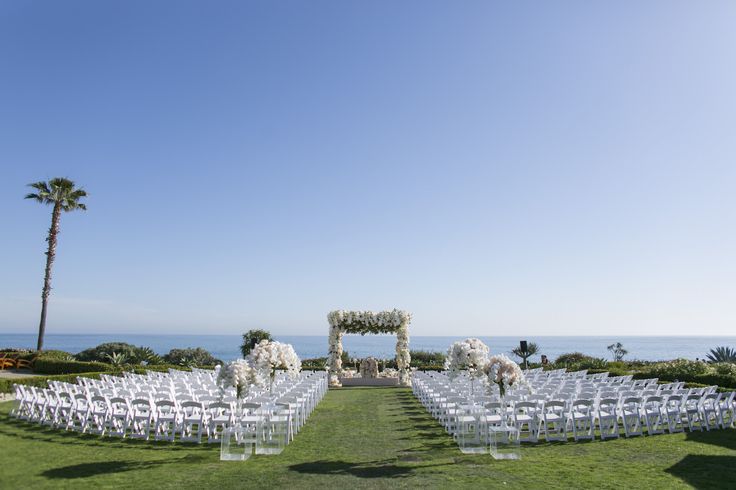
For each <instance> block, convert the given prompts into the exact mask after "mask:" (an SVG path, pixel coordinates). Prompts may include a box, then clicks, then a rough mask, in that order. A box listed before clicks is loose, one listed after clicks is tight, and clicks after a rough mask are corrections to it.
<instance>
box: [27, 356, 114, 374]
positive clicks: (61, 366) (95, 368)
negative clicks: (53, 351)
mask: <svg viewBox="0 0 736 490" xmlns="http://www.w3.org/2000/svg"><path fill="white" fill-rule="evenodd" d="M108 370H110V365H109V364H105V363H101V362H81V361H62V360H58V359H46V358H45V357H39V358H38V359H36V362H34V363H33V372H34V373H38V374H74V373H94V372H100V371H108Z"/></svg>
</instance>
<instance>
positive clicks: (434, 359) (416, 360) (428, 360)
mask: <svg viewBox="0 0 736 490" xmlns="http://www.w3.org/2000/svg"><path fill="white" fill-rule="evenodd" d="M409 355H410V356H411V364H410V366H411V367H415V368H421V367H422V366H430V365H432V366H443V365H444V364H445V359H447V354H445V353H444V352H429V351H424V350H413V351H409Z"/></svg>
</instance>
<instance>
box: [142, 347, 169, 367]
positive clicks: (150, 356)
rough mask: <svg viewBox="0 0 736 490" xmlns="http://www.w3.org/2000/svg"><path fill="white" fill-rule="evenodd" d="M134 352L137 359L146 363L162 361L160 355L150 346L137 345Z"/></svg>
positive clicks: (159, 362) (160, 362)
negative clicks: (136, 350) (136, 349)
mask: <svg viewBox="0 0 736 490" xmlns="http://www.w3.org/2000/svg"><path fill="white" fill-rule="evenodd" d="M136 354H137V355H138V358H139V360H140V361H141V362H142V363H145V364H146V365H149V364H162V363H163V360H162V359H161V356H159V355H158V354H156V353H155V352H153V349H151V348H150V347H139V348H138V352H137V353H136Z"/></svg>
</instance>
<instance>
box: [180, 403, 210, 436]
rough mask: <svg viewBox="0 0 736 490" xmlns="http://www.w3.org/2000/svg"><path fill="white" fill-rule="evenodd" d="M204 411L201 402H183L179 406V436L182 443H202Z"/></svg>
mask: <svg viewBox="0 0 736 490" xmlns="http://www.w3.org/2000/svg"><path fill="white" fill-rule="evenodd" d="M204 416H205V413H204V409H203V408H202V403H201V402H195V401H185V402H183V403H182V404H181V436H180V438H179V440H180V441H182V442H196V443H198V444H199V443H201V442H202V432H203V431H204V430H205V428H204Z"/></svg>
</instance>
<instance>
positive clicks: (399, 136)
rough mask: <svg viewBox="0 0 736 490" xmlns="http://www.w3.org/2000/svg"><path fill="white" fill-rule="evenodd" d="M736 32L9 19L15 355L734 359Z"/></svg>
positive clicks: (603, 18)
mask: <svg viewBox="0 0 736 490" xmlns="http://www.w3.org/2000/svg"><path fill="white" fill-rule="evenodd" d="M734 25H736V3H734V2H732V1H722V2H716V1H714V2H673V1H661V2H657V1H650V2H638V1H625V2H591V1H578V2H573V1H566V2H521V1H515V2H488V1H482V2H462V3H461V4H459V3H457V2H446V1H443V2H427V1H421V2H420V1H414V2H411V1H407V2H394V1H375V2H357V1H332V2H320V1H310V2H304V1H295V2H271V1H264V2H245V1H233V2H225V1H218V2H205V1H199V2H185V1H178V0H177V1H169V2H165V1H157V2H150V1H139V2H134V1H128V2H100V1H84V2H83V1H70V0H67V1H64V2H54V1H45V2H39V1H26V0H22V1H21V0H15V1H10V0H3V1H2V2H0V169H1V172H0V176H1V177H2V178H0V206H1V207H2V210H3V211H2V213H0V227H1V228H0V229H2V240H0V265H1V266H0V278H1V280H0V332H4V333H11V332H12V333H22V332H27V333H34V332H35V331H36V329H37V322H38V315H39V310H40V290H41V286H42V277H43V265H44V255H43V252H44V250H45V245H46V244H45V242H44V238H45V235H46V230H47V228H48V226H49V221H50V209H48V208H44V207H42V206H39V205H38V204H35V203H32V202H30V201H24V200H23V199H22V198H23V195H24V193H25V192H27V189H26V188H24V186H25V184H27V183H29V182H33V181H37V180H45V179H48V178H52V177H55V176H67V177H69V178H72V179H73V180H75V181H77V182H78V183H79V184H80V185H83V186H84V187H85V189H86V190H87V191H88V192H89V194H90V195H89V199H88V200H87V204H88V206H89V211H88V212H86V213H72V214H67V215H65V216H64V217H63V220H62V233H61V235H60V243H59V250H58V257H57V263H56V267H55V273H54V282H53V285H54V290H53V292H52V297H51V303H50V311H49V322H48V332H49V333H62V332H64V333H67V332H149V333H177V332H182V333H205V332H206V333H237V332H241V331H243V330H245V329H248V328H254V327H261V328H267V329H269V330H271V331H272V332H274V333H279V334H300V333H303V334H323V333H325V332H326V329H327V321H326V314H327V312H328V311H329V310H331V309H335V308H348V309H363V308H367V309H374V310H378V309H384V308H393V307H399V308H404V309H407V310H410V311H412V312H413V313H414V316H415V317H414V323H413V329H412V331H413V333H414V334H415V335H441V334H453V335H454V334H458V335H459V334H476V335H494V334H498V335H512V334H516V333H518V334H523V335H544V334H548V335H549V334H572V335H576V334H601V335H603V334H608V335H611V334H620V335H626V334H629V335H631V334H688V333H689V334H710V335H726V334H733V332H734V331H735V330H736V280H734V278H736V260H735V255H736V226H735V225H736V158H735V157H736V88H735V87H736V29H735V28H734Z"/></svg>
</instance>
